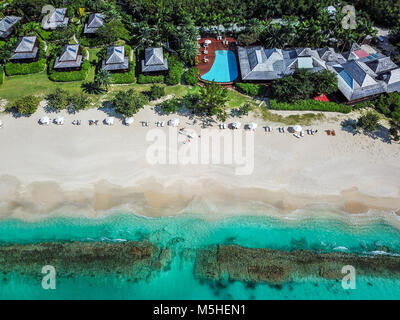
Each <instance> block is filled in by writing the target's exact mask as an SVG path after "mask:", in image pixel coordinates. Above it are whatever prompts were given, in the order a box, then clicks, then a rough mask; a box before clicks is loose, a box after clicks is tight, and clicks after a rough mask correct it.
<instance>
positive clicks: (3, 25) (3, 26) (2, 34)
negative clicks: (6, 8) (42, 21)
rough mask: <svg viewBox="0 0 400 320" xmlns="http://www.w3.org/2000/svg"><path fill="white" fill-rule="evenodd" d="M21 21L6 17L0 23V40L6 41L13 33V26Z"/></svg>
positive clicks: (13, 17) (16, 18) (17, 18)
mask: <svg viewBox="0 0 400 320" xmlns="http://www.w3.org/2000/svg"><path fill="white" fill-rule="evenodd" d="M20 20H21V18H20V17H16V16H7V17H5V18H4V19H2V20H1V21H0V39H7V38H8V36H9V35H11V33H12V32H13V31H14V26H15V24H16V23H17V22H19V21H20Z"/></svg>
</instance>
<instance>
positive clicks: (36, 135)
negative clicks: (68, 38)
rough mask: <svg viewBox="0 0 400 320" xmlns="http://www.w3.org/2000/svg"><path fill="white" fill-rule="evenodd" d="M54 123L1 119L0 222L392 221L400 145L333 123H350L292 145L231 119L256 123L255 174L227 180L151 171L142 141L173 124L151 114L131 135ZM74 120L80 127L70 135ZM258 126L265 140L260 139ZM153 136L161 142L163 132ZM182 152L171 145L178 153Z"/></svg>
mask: <svg viewBox="0 0 400 320" xmlns="http://www.w3.org/2000/svg"><path fill="white" fill-rule="evenodd" d="M59 114H60V115H63V116H64V117H65V124H64V125H62V126H57V125H55V124H50V125H49V126H40V125H39V124H38V120H39V118H40V117H42V116H43V115H45V111H44V109H43V108H40V109H39V110H38V111H37V112H36V113H35V114H34V115H32V116H31V117H29V118H25V117H22V118H18V119H15V118H13V116H12V115H10V114H4V113H3V114H0V120H2V122H3V128H2V129H0V150H1V153H0V216H1V217H18V218H28V217H31V218H32V217H42V216H44V215H46V214H48V213H49V212H53V213H54V212H64V213H65V212H68V208H74V210H73V211H74V212H75V214H77V213H78V212H81V213H82V214H85V215H89V216H97V215H101V214H104V212H105V211H108V210H110V209H113V208H129V210H132V211H133V212H135V213H137V214H142V215H148V216H162V215H172V214H176V213H184V212H199V213H209V214H210V215H215V214H218V213H221V214H222V213H226V214H235V213H261V214H263V213H272V212H285V213H290V212H292V213H293V212H296V211H295V210H296V209H303V208H310V207H311V208H312V207H318V206H324V207H326V206H328V207H329V206H331V207H333V208H336V209H337V210H341V211H346V212H350V213H361V212H367V211H368V210H369V209H373V210H376V211H387V212H395V213H400V211H399V208H400V161H399V159H400V145H399V144H396V143H394V144H389V143H386V142H383V141H381V140H380V139H376V140H374V139H372V138H371V137H367V136H364V135H362V134H359V135H355V136H353V134H352V133H349V132H346V131H344V130H343V129H342V128H341V126H340V119H347V118H349V115H337V114H330V115H327V117H328V119H329V117H330V118H333V117H335V119H334V120H335V121H333V119H332V120H331V121H330V122H328V121H322V122H320V123H317V124H314V125H312V126H311V127H312V128H314V129H318V133H317V134H316V135H314V136H311V135H307V134H306V135H305V136H304V137H303V138H301V139H297V138H295V137H294V136H293V135H292V134H290V133H288V132H287V131H286V132H285V133H279V132H278V131H277V129H276V128H277V126H278V124H274V123H266V122H265V121H263V120H262V119H260V118H252V117H244V118H242V119H236V120H239V121H240V122H241V123H242V126H243V125H244V124H246V123H249V122H250V121H254V122H256V123H258V129H257V130H256V132H255V136H254V146H255V148H254V170H253V171H252V173H251V174H249V175H236V174H235V166H234V165H224V164H186V165H185V164H156V165H152V164H150V163H149V162H148V160H147V158H146V154H147V152H148V149H149V146H151V145H152V142H151V141H148V139H146V136H147V134H148V132H149V131H150V130H152V129H155V128H157V127H156V125H155V122H156V121H159V120H160V121H161V120H163V121H166V122H167V121H168V120H169V119H171V118H173V117H175V115H172V116H159V115H156V114H155V112H154V110H153V109H152V107H146V108H145V109H144V110H142V111H141V112H139V113H138V114H137V115H136V116H135V123H134V124H133V125H131V126H125V125H123V124H122V121H121V119H116V123H115V125H114V126H105V125H103V124H102V123H100V124H99V125H98V126H89V124H88V120H89V119H98V120H100V122H102V121H103V120H104V118H105V117H106V116H107V114H106V113H105V112H104V111H101V110H97V109H91V110H88V111H83V112H80V113H78V114H76V115H70V114H67V112H65V111H63V112H60V113H59ZM49 116H50V118H54V117H55V116H56V114H54V113H51V114H49ZM350 116H351V115H350ZM178 117H179V118H180V121H181V124H180V126H179V128H180V127H184V128H186V129H194V130H196V132H197V134H196V135H198V134H200V135H201V134H202V133H201V128H200V125H199V124H196V125H193V124H192V120H189V119H188V118H186V117H183V116H178ZM353 117H357V115H353ZM74 119H80V120H82V125H81V126H74V125H72V124H71V122H72V121H73V120H74ZM142 120H147V121H149V122H150V125H149V127H142V125H141V123H140V121H142ZM232 121H233V120H232V119H230V120H229V122H232ZM265 125H269V126H272V127H273V128H274V131H273V132H271V133H269V132H265V131H264V129H263V126H265ZM311 127H305V128H304V129H307V128H311ZM213 128H214V129H217V128H218V126H217V124H214V126H213ZM285 128H287V127H285ZM326 129H335V130H336V136H335V137H332V136H328V135H327V134H326V133H325V130H326ZM159 130H162V131H164V132H165V133H169V130H170V127H167V126H166V127H164V128H160V129H159ZM227 130H228V129H227ZM229 131H231V130H229ZM196 139H197V140H201V138H198V137H196V138H195V139H192V142H191V143H190V146H191V147H193V146H194V145H195V144H196V143H195V140H196ZM187 145H189V143H187ZM181 147H183V143H182V142H179V143H178V144H177V148H181ZM168 148H176V147H174V146H171V145H168V146H167V149H168Z"/></svg>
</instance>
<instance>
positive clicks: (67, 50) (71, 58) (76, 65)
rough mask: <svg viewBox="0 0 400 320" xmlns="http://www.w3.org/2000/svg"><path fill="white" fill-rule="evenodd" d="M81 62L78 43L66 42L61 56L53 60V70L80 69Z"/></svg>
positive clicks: (81, 57)
mask: <svg viewBox="0 0 400 320" xmlns="http://www.w3.org/2000/svg"><path fill="white" fill-rule="evenodd" d="M82 62H83V56H82V54H81V48H80V46H79V44H68V45H65V46H64V47H63V51H62V53H61V56H59V57H57V58H56V60H55V62H54V67H53V68H54V70H57V71H71V70H80V69H81V66H82Z"/></svg>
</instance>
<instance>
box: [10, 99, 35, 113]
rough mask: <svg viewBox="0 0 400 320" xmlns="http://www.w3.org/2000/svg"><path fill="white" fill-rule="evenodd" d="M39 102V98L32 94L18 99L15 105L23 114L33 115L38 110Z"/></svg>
mask: <svg viewBox="0 0 400 320" xmlns="http://www.w3.org/2000/svg"><path fill="white" fill-rule="evenodd" d="M39 102H40V99H39V98H37V97H35V96H32V95H30V96H25V97H21V98H19V99H17V100H16V101H15V102H14V104H13V107H14V108H15V109H16V110H17V111H18V112H19V113H20V114H22V115H31V114H33V113H35V111H36V110H37V108H38V106H39Z"/></svg>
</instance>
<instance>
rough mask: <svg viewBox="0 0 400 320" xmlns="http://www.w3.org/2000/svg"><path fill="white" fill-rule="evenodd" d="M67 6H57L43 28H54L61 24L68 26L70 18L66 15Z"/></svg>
mask: <svg viewBox="0 0 400 320" xmlns="http://www.w3.org/2000/svg"><path fill="white" fill-rule="evenodd" d="M66 14H67V8H57V9H55V10H54V12H53V13H52V14H50V15H49V17H48V19H47V20H46V21H45V22H44V24H43V29H45V30H48V29H50V30H54V29H56V28H57V27H59V26H66V25H67V24H68V21H69V19H68V18H67V17H66Z"/></svg>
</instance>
